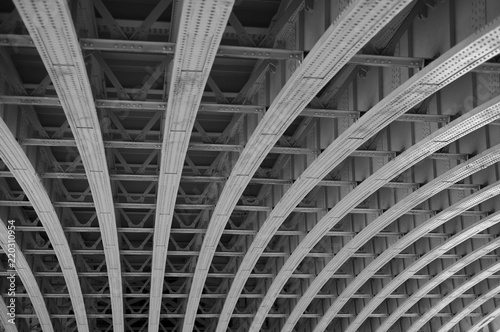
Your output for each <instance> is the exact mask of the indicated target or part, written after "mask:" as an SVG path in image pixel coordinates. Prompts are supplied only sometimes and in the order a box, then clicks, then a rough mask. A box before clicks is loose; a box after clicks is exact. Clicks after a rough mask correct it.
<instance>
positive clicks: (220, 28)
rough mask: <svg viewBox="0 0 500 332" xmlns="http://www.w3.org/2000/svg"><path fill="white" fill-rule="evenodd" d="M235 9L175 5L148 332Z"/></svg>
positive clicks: (222, 4) (224, 1)
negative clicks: (200, 118)
mask: <svg viewBox="0 0 500 332" xmlns="http://www.w3.org/2000/svg"><path fill="white" fill-rule="evenodd" d="M233 4H234V1H232V0H209V1H203V2H199V1H196V0H188V1H183V2H182V3H179V5H180V6H181V7H180V17H179V20H178V22H175V23H174V24H177V26H176V31H175V33H174V34H173V36H172V37H173V39H174V40H173V41H174V42H175V43H176V46H175V53H174V54H175V55H174V60H173V61H172V63H173V65H172V71H171V73H172V74H171V80H170V90H169V94H168V95H169V98H168V104H167V109H166V112H165V126H164V133H163V135H162V136H163V144H162V151H161V162H160V174H159V179H158V187H157V188H158V194H157V196H158V197H157V202H158V204H157V206H156V213H155V232H154V238H153V246H154V250H153V259H152V267H151V271H152V273H151V290H150V314H149V324H148V330H149V331H150V332H156V331H158V329H159V320H160V310H161V294H162V293H163V278H164V271H165V265H166V258H167V249H168V242H169V237H170V226H171V221H172V217H173V213H174V209H175V200H176V197H177V190H178V187H179V183H180V179H181V174H182V170H183V164H184V159H185V156H186V153H187V149H188V144H189V139H190V135H191V131H192V128H193V125H194V120H195V117H196V113H197V111H198V108H199V107H200V102H201V97H202V94H203V90H204V88H205V84H206V82H207V79H208V76H209V73H210V69H211V67H212V64H213V62H214V59H215V55H216V53H217V48H218V47H219V44H220V41H221V39H222V35H223V33H224V28H225V27H226V24H227V21H228V19H229V14H230V13H231V10H232V6H233ZM194 310H196V309H194ZM191 329H192V327H191Z"/></svg>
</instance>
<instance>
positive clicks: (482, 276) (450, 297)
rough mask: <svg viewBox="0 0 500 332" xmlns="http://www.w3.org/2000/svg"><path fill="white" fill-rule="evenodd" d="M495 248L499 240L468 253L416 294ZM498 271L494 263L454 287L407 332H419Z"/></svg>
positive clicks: (421, 292) (498, 245) (496, 264)
mask: <svg viewBox="0 0 500 332" xmlns="http://www.w3.org/2000/svg"><path fill="white" fill-rule="evenodd" d="M497 248H500V239H496V240H494V241H491V242H490V243H488V244H486V245H484V246H483V247H481V248H479V249H478V250H474V251H473V252H472V253H470V254H469V255H467V256H465V257H464V258H462V259H461V260H459V261H458V262H456V263H455V264H453V265H452V266H451V267H450V268H447V269H446V270H445V271H443V272H441V273H439V274H438V275H437V276H436V277H435V278H434V279H432V280H431V281H429V282H428V283H427V284H426V285H425V286H424V287H422V288H421V289H419V290H418V292H417V293H418V294H423V293H424V292H429V291H431V290H432V288H434V287H435V286H437V285H438V284H439V283H441V282H443V281H445V280H446V279H447V278H448V277H449V276H451V275H453V274H455V273H456V272H458V271H459V270H460V269H462V268H463V267H464V266H466V265H468V264H470V263H472V262H473V261H475V260H477V259H478V258H480V257H481V256H484V255H485V254H487V253H488V252H491V251H492V250H495V249H497ZM498 271H500V262H496V263H495V264H492V265H491V266H489V267H488V268H487V269H485V270H484V271H481V272H479V273H477V274H476V275H474V277H472V278H471V279H470V280H468V281H466V282H465V283H463V284H462V285H460V286H458V287H456V288H455V289H454V290H453V291H452V292H451V293H449V294H447V295H446V296H445V297H444V298H443V299H441V300H440V301H439V302H438V303H436V304H435V305H434V306H433V307H432V308H430V309H429V310H428V311H427V312H426V313H425V314H424V315H422V316H421V317H420V318H419V319H418V320H417V321H416V322H415V323H414V324H413V325H412V326H410V328H409V329H408V330H407V331H408V332H418V331H420V329H421V327H422V326H423V325H424V324H425V323H427V322H428V321H429V320H430V319H431V318H432V317H434V316H435V315H436V314H437V313H439V312H440V311H441V310H443V308H444V307H446V306H447V305H448V304H450V303H451V302H453V301H454V300H455V299H457V298H458V297H459V296H460V295H462V294H463V293H465V292H466V291H467V290H468V289H470V288H472V287H474V286H475V285H477V284H478V283H480V282H481V281H484V280H486V279H488V278H489V277H490V276H492V275H493V274H495V273H496V272H498ZM434 280H436V282H434ZM439 280H440V281H439ZM428 284H429V285H430V286H429V287H427V285H428ZM430 287H432V288H430ZM427 289H428V290H427ZM415 300H417V301H418V299H417V298H415V299H414V298H413V295H412V296H411V297H410V298H409V299H408V300H407V301H415ZM398 309H399V308H398ZM398 312H399V310H398ZM391 316H392V315H391ZM380 331H386V330H384V329H381V328H379V329H377V332H380Z"/></svg>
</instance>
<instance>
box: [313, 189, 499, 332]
mask: <svg viewBox="0 0 500 332" xmlns="http://www.w3.org/2000/svg"><path fill="white" fill-rule="evenodd" d="M499 194H500V182H496V183H494V184H492V185H490V186H488V187H486V188H484V189H483V190H481V191H478V192H477V193H475V194H473V195H470V196H469V197H467V198H465V199H463V200H461V201H460V202H458V203H456V204H454V205H452V206H450V207H449V208H447V209H445V210H444V211H442V212H441V213H439V214H438V215H436V216H435V217H434V218H431V219H429V220H427V221H426V222H424V223H423V224H421V225H419V226H418V227H416V228H415V229H413V230H412V231H411V232H410V233H409V234H407V235H406V236H404V237H403V238H401V239H400V240H399V241H397V242H396V243H395V244H393V245H392V246H391V247H390V248H389V249H387V250H386V252H384V253H383V254H382V255H381V257H382V258H381V259H380V260H379V259H378V258H377V259H376V260H375V261H373V262H372V263H370V265H369V266H368V267H367V268H365V270H364V271H363V272H362V274H372V271H373V273H375V272H376V270H378V269H377V267H380V266H381V265H376V264H375V263H377V264H380V263H381V262H386V261H389V260H390V259H392V258H393V257H395V256H396V255H397V254H399V253H401V252H402V251H403V250H404V249H406V248H407V247H408V246H410V245H411V244H412V243H414V242H416V241H417V240H419V239H420V238H421V237H422V236H423V235H425V234H427V233H429V232H430V231H432V230H433V229H435V228H437V227H439V226H441V225H443V224H445V223H446V222H448V221H450V220H451V219H452V218H455V217H457V216H459V215H460V214H461V213H463V212H465V211H467V210H468V209H470V208H472V207H473V206H475V205H478V204H480V203H482V202H484V201H485V200H487V199H490V198H491V197H492V196H493V195H494V196H496V195H499ZM499 221H500V218H499V213H498V212H497V213H495V214H493V215H491V216H488V217H487V218H485V219H482V220H480V221H479V222H478V223H476V224H474V225H472V226H471V227H469V228H467V229H466V230H463V231H461V232H460V233H458V234H457V235H455V236H453V237H452V238H451V239H450V240H448V241H446V242H445V243H443V244H441V245H440V246H438V247H436V248H435V249H432V250H431V251H430V252H429V253H427V254H426V255H424V256H423V257H422V258H420V259H419V260H417V261H416V262H414V263H413V264H411V265H410V266H409V267H408V268H406V269H405V270H404V271H403V272H401V273H400V274H399V275H398V276H397V277H395V278H394V279H393V280H391V282H390V283H389V284H387V285H386V286H385V287H384V288H383V289H382V290H381V291H380V292H379V294H377V295H376V296H375V297H374V298H373V299H372V300H371V301H370V302H369V303H368V304H367V305H366V306H365V307H364V308H363V310H362V311H361V312H360V313H359V314H358V315H357V316H356V319H355V320H354V321H353V322H352V323H351V324H350V325H349V326H348V327H347V329H346V331H350V332H352V331H356V329H357V328H359V326H361V324H362V323H363V322H364V321H365V320H366V319H367V318H368V317H369V316H370V314H371V313H372V312H373V311H374V310H375V309H377V307H378V306H379V305H380V304H381V303H382V302H383V301H384V300H386V299H387V296H389V295H390V294H392V293H393V292H394V291H395V290H396V289H397V288H398V287H399V286H401V285H402V284H403V283H404V282H405V281H406V280H408V279H409V278H410V277H412V276H413V275H415V274H416V273H417V272H418V271H419V270H420V269H422V268H423V267H425V266H426V265H427V264H429V263H430V262H431V261H432V260H434V259H436V258H438V257H439V256H440V255H442V254H444V253H445V252H446V251H448V250H450V249H451V248H452V247H453V246H456V245H458V243H457V242H458V241H461V242H463V241H465V240H467V238H468V236H469V237H470V236H472V235H474V234H477V233H478V232H479V231H481V230H484V229H486V228H488V227H491V226H492V225H493V224H495V223H498V222H499ZM464 237H465V238H464ZM455 243H456V244H455ZM386 258H387V259H386ZM382 264H384V263H382ZM360 279H361V280H360V281H359V282H360V283H364V280H365V278H360ZM355 282H356V280H355ZM357 285H360V284H359V283H358V284H357ZM349 286H350V285H349ZM361 286H362V284H361V285H360V286H359V287H361ZM359 287H358V288H359ZM350 292H351V289H349V290H348V292H346V293H347V294H348V293H350ZM347 294H342V295H347ZM342 299H343V300H344V301H340V302H341V303H340V304H336V305H335V303H334V305H332V306H331V307H330V308H329V309H328V311H327V313H325V315H324V317H323V318H322V319H321V321H320V323H319V324H318V326H316V328H315V330H314V331H315V332H316V331H321V330H323V329H324V328H326V326H328V324H329V323H330V322H331V321H332V320H333V318H335V315H336V314H337V313H338V311H339V310H340V309H341V308H342V305H343V304H345V303H346V302H347V300H348V299H347V298H345V297H342ZM342 302H343V303H342ZM388 323H389V322H388ZM384 324H385V322H384Z"/></svg>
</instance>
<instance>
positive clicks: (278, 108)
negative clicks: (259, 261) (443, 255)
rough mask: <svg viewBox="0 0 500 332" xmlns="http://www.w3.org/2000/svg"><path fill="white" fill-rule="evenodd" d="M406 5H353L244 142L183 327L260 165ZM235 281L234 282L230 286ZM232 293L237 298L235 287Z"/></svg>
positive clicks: (230, 301)
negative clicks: (308, 107) (317, 97)
mask: <svg viewBox="0 0 500 332" xmlns="http://www.w3.org/2000/svg"><path fill="white" fill-rule="evenodd" d="M409 2H410V1H406V0H404V1H393V0H391V1H365V0H358V1H353V2H352V3H351V4H350V5H349V6H348V7H347V8H346V9H345V10H344V11H343V12H342V13H341V14H340V15H339V17H338V19H337V21H336V22H335V23H334V24H333V25H332V26H331V27H330V28H329V29H328V30H327V31H326V32H325V34H324V35H323V36H322V37H321V38H320V40H319V41H318V42H317V43H316V45H315V46H314V48H313V49H312V50H311V52H310V53H309V54H308V56H307V57H306V59H305V60H304V62H303V64H302V65H301V66H300V67H299V68H298V69H297V70H296V71H295V72H294V73H293V75H292V77H291V78H290V79H289V80H288V82H287V83H286V84H285V87H284V88H283V89H282V90H281V91H280V93H279V95H278V96H277V97H276V99H275V100H274V101H273V103H272V105H271V106H270V108H269V109H268V111H267V113H266V115H265V116H264V118H263V119H262V120H261V122H260V123H259V125H258V126H257V128H256V129H255V131H254V132H253V134H252V136H251V137H250V139H249V140H248V142H247V144H246V145H247V146H246V148H245V149H244V150H243V151H242V153H241V155H240V157H239V159H238V161H237V163H236V165H235V166H234V168H233V170H232V172H231V175H230V177H229V179H228V181H227V183H226V185H225V187H224V189H223V191H222V194H221V196H220V197H219V203H218V204H217V206H216V207H215V210H214V212H213V214H212V218H211V220H210V223H209V226H208V229H207V233H206V236H205V239H204V241H203V245H202V249H201V253H200V257H199V258H198V262H197V266H196V271H195V276H194V279H193V285H192V287H191V291H190V295H189V301H188V309H187V311H186V318H185V322H189V323H190V324H192V322H193V321H194V319H195V318H196V308H197V307H198V304H199V301H200V298H201V293H202V290H203V285H204V283H205V280H206V277H207V274H208V269H209V267H210V263H211V261H212V258H213V255H214V253H215V250H216V247H217V244H218V242H219V240H220V237H221V235H222V232H223V230H224V228H225V225H226V224H227V221H228V219H229V216H230V215H231V212H232V210H233V209H234V207H235V205H236V203H237V201H238V199H239V198H240V196H241V194H242V193H243V190H244V189H245V187H246V186H247V185H248V183H249V181H250V179H251V178H252V176H253V174H254V173H255V172H256V170H257V168H258V166H259V165H260V164H261V162H262V160H264V158H265V156H266V155H267V153H269V151H270V150H271V148H272V147H273V146H274V144H275V143H276V142H277V140H278V139H279V137H280V136H281V135H282V134H283V133H284V131H285V130H286V129H287V127H288V126H289V125H290V124H291V122H292V121H293V120H294V119H295V118H296V117H297V116H298V115H299V114H300V112H301V111H302V110H303V109H304V108H305V106H306V105H307V104H308V103H309V102H310V101H311V100H312V98H313V97H314V96H315V95H316V94H317V93H318V92H319V91H320V90H321V88H322V87H323V86H324V85H325V84H327V83H328V81H329V80H331V79H332V78H333V76H334V75H335V74H336V73H337V72H338V71H339V70H340V69H341V68H342V66H344V65H345V64H346V63H347V61H348V60H349V59H350V58H351V57H352V56H354V55H355V54H356V52H358V51H359V50H360V49H361V47H363V46H364V45H365V44H366V43H367V42H368V41H369V40H370V39H371V38H372V37H373V36H374V35H375V34H376V33H377V32H378V31H380V30H381V29H382V27H383V26H384V25H386V24H387V23H389V21H390V20H391V19H392V18H393V17H394V16H396V15H397V14H398V13H399V12H400V11H401V10H403V9H404V8H405V6H406V5H407V4H408V3H409ZM245 259H246V258H245ZM235 282H236V280H235V281H234V282H233V284H235ZM236 284H238V283H236ZM238 285H239V284H238ZM231 289H233V287H232V288H231ZM235 289H236V290H237V293H238V294H239V292H240V290H238V289H239V287H237V288H235ZM234 294H235V292H234V290H233V292H230V293H229V296H228V298H227V299H226V301H225V304H224V308H223V311H222V314H221V316H220V319H219V322H218V327H217V331H225V330H226V328H227V324H228V323H229V319H230V317H231V313H232V311H233V309H234V305H235V304H236V301H237V297H238V294H236V296H234ZM185 325H186V323H185ZM188 331H189V327H188V328H187V329H186V328H185V329H184V332H188Z"/></svg>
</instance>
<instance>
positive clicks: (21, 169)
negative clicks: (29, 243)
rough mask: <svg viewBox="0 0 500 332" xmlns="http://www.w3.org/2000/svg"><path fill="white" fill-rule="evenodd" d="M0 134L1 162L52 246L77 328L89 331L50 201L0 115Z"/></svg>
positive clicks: (65, 243) (67, 249) (70, 259)
mask: <svg viewBox="0 0 500 332" xmlns="http://www.w3.org/2000/svg"><path fill="white" fill-rule="evenodd" d="M0 137H2V140H0V158H2V161H3V162H5V164H6V165H7V167H8V168H9V170H10V171H11V172H12V175H14V177H15V179H16V180H17V182H18V183H19V185H20V186H21V188H22V189H23V191H24V193H25V194H26V196H27V197H28V199H29V201H30V202H31V204H32V205H33V208H34V209H35V212H36V213H37V215H38V217H39V218H40V221H41V223H42V225H43V227H44V229H45V232H46V233H47V236H48V238H49V240H50V243H51V244H52V247H53V248H54V252H55V254H56V256H57V260H58V262H59V265H60V266H61V270H62V273H63V276H64V280H65V281H66V284H67V286H68V293H69V295H70V299H71V304H72V306H73V311H74V313H75V319H76V324H77V326H78V331H79V332H89V326H88V321H87V313H86V309H85V303H84V301H83V295H82V289H81V287H80V281H79V279H78V274H77V271H76V266H75V262H74V260H73V257H72V256H71V249H70V247H69V244H68V240H67V239H66V235H65V234H64V231H63V229H62V225H61V221H60V220H59V217H58V215H57V213H56V210H55V209H54V206H53V205H52V201H51V200H50V197H49V195H48V193H47V191H46V190H45V188H44V186H43V184H42V182H41V179H40V177H39V176H38V175H37V174H36V171H35V169H34V168H33V165H32V164H31V162H30V161H29V159H28V157H27V156H26V154H25V153H24V151H23V150H22V148H21V146H20V145H19V143H18V142H17V141H16V139H15V137H14V135H12V133H11V131H10V130H9V128H8V127H7V124H6V123H5V122H4V121H3V119H0Z"/></svg>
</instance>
